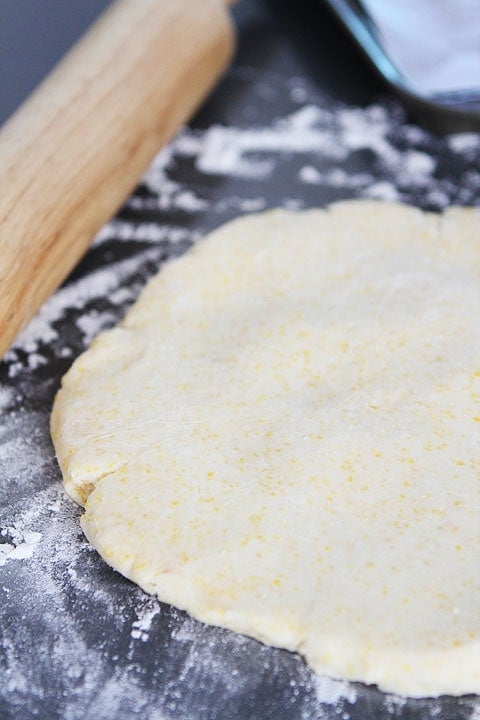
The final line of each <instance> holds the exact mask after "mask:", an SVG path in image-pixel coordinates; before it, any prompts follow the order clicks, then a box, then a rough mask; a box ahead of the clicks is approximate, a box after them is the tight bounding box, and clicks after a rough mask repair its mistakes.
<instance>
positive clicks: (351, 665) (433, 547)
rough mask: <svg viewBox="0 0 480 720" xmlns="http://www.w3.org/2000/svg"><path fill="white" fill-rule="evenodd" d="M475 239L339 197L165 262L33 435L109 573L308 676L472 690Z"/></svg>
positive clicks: (476, 672) (477, 462)
mask: <svg viewBox="0 0 480 720" xmlns="http://www.w3.org/2000/svg"><path fill="white" fill-rule="evenodd" d="M465 213H466V214H465ZM468 218H469V219H468ZM385 228H387V232H386V231H385ZM479 228H480V211H473V212H470V214H469V213H467V211H451V212H448V213H447V214H446V215H444V216H443V217H442V216H439V215H429V214H422V213H421V212H419V211H418V210H415V209H414V208H406V207H401V206H396V205H388V204H379V203H376V202H375V203H371V202H353V203H347V204H340V205H337V206H334V207H333V208H331V209H329V210H328V211H311V212H310V211H309V212H305V213H297V214H295V213H290V212H282V211H278V212H274V213H271V214H267V215H265V216H263V217H255V216H254V217H250V218H246V219H244V220H241V221H239V222H238V223H235V224H233V225H231V226H230V227H229V228H228V227H227V228H226V229H223V230H220V231H219V232H218V233H215V234H213V235H212V236H211V237H210V238H209V239H206V240H205V241H203V242H200V243H198V245H197V246H196V247H195V249H194V250H193V251H192V252H191V253H187V254H186V255H185V256H184V257H182V258H180V259H178V260H175V261H174V262H172V263H170V264H168V263H167V264H166V265H165V267H164V268H163V269H162V271H161V272H160V274H159V275H158V277H157V278H154V279H153V280H152V281H151V283H150V284H149V285H148V287H147V288H146V290H145V291H144V293H143V294H142V297H141V299H140V300H139V302H138V303H137V304H136V305H135V306H134V307H133V308H132V310H131V311H130V312H129V313H128V315H127V317H126V320H125V322H124V323H123V325H121V326H120V327H119V328H117V329H115V330H113V331H109V332H108V333H106V334H104V335H102V336H101V338H100V340H99V341H97V342H95V343H94V344H93V345H92V348H91V349H90V350H89V351H88V352H87V353H86V354H85V355H84V356H82V357H81V358H80V359H79V360H78V361H77V362H76V363H74V365H73V367H72V370H71V371H70V373H69V374H68V375H67V377H66V378H65V380H64V389H63V390H62V391H61V392H60V394H59V396H58V399H57V401H56V404H55V410H54V413H53V417H52V433H53V437H54V442H55V446H56V450H57V453H58V455H59V458H60V462H61V465H62V471H63V473H64V477H65V485H66V488H67V491H68V492H69V493H70V494H72V496H73V497H75V499H77V500H80V501H81V502H86V514H85V516H84V518H83V520H82V525H83V527H84V528H85V531H86V533H87V535H88V537H89V538H90V540H91V541H92V542H93V543H94V544H95V546H96V547H97V548H98V549H99V551H100V552H101V554H102V555H103V556H104V557H105V558H106V559H107V561H108V562H110V564H112V565H113V566H114V567H115V568H117V569H118V570H120V571H121V572H123V573H124V574H125V575H127V576H128V577H130V578H131V579H133V580H134V581H135V582H137V583H139V584H140V585H141V586H142V587H144V588H146V589H147V590H148V591H149V592H155V593H157V594H158V596H159V597H160V598H162V599H164V600H166V601H167V602H172V603H174V604H177V605H180V606H181V607H184V608H186V609H187V610H188V611H189V612H190V613H191V614H193V615H194V616H196V617H198V618H200V619H204V620H206V621H209V622H216V623H220V624H224V625H226V626H227V627H231V628H233V629H235V630H238V631H243V632H246V633H249V634H252V635H254V636H255V637H257V638H260V639H261V640H264V641H267V642H272V643H273V644H277V645H280V646H286V647H289V648H291V649H300V650H301V652H302V654H304V656H305V657H306V658H307V661H309V662H310V663H311V664H312V666H313V667H314V668H316V669H317V670H319V671H320V672H327V673H330V674H333V675H335V676H338V675H344V676H347V677H351V678H355V679H360V680H362V679H363V680H366V681H368V682H377V683H379V684H380V685H381V687H382V688H385V689H388V690H396V691H399V692H406V693H410V694H413V695H425V694H429V693H430V694H438V693H439V692H452V693H460V692H467V691H477V692H478V691H479V690H480V660H479V658H480V650H479V648H480V626H479V621H478V618H479V617H480V605H479V603H480V587H479V580H478V578H479V560H478V545H479V543H480V531H479V518H478V508H479V507H480V497H479V493H480V488H479V483H478V478H479V476H480V459H479V457H478V447H479V444H480V410H479V398H480V381H479V378H480V370H478V358H479V357H480V326H479V323H478V315H479V312H480V290H479V288H480V263H479V262H478V259H479V257H480V256H479V250H478V237H479V234H478V233H479ZM466 238H469V239H468V240H467V239H466ZM453 607H457V608H458V612H453V611H452V608H453ZM298 618H301V622H299V620H298Z"/></svg>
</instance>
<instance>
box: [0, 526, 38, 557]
mask: <svg viewBox="0 0 480 720" xmlns="http://www.w3.org/2000/svg"><path fill="white" fill-rule="evenodd" d="M4 538H8V540H7V541H5V539H4ZM41 538H42V533H39V532H32V531H31V530H24V531H20V530H18V528H16V527H15V526H12V527H7V528H3V529H2V530H0V539H1V542H0V566H1V565H5V563H6V562H7V561H8V560H25V559H27V558H31V557H32V555H33V553H34V550H35V546H36V545H38V543H39V542H40V540H41Z"/></svg>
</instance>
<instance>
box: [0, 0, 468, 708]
mask: <svg viewBox="0 0 480 720" xmlns="http://www.w3.org/2000/svg"><path fill="white" fill-rule="evenodd" d="M105 4H106V3H105V2H104V1H102V0H89V2H86V1H85V0H84V2H83V3H65V2H64V0H43V2H42V3H39V2H38V0H3V2H2V4H0V118H2V119H4V118H5V117H6V116H7V115H8V114H9V113H10V112H11V111H12V109H13V107H14V106H15V105H16V104H17V103H18V102H19V101H20V100H21V99H22V97H23V96H24V95H25V93H26V92H27V91H28V89H30V88H31V87H32V86H33V85H34V84H35V82H37V81H38V79H40V77H41V76H42V75H43V74H44V72H45V71H46V70H47V69H48V68H49V67H50V66H51V64H52V63H53V62H54V61H55V59H56V57H58V55H59V54H60V53H61V52H62V50H63V49H65V47H67V46H68V44H69V42H71V40H72V39H73V37H74V36H75V34H76V33H78V32H80V31H81V30H82V29H83V27H84V26H85V24H86V23H88V21H89V19H91V17H93V15H94V14H95V12H96V11H97V10H98V9H99V8H101V7H102V6H104V5H105ZM74 11H75V12H74ZM235 13H236V17H237V22H238V26H239V51H238V55H237V58H236V60H235V62H234V64H233V67H232V68H231V70H230V71H229V72H228V74H227V76H226V77H225V79H224V80H223V82H222V83H221V85H220V86H219V87H218V89H217V90H216V92H215V93H214V95H213V96H212V97H211V98H210V100H209V101H208V103H207V104H206V105H205V107H204V108H203V109H202V110H201V112H200V113H199V114H198V116H197V118H196V119H195V120H194V121H193V122H192V123H191V125H190V126H189V127H188V128H186V129H184V130H183V131H182V132H181V133H180V135H179V136H178V137H177V139H176V140H175V141H174V142H173V143H172V145H171V146H170V148H169V149H168V150H167V151H166V152H164V153H163V154H162V155H161V156H159V158H157V160H156V161H155V163H154V164H153V166H152V168H151V169H150V171H149V173H148V174H147V176H146V178H145V181H144V182H143V183H142V184H141V186H140V187H139V188H138V190H137V191H136V192H135V194H134V195H133V196H132V198H130V200H129V201H128V202H127V203H126V204H125V206H124V208H123V209H122V211H121V212H120V213H119V215H118V217H117V218H116V219H115V220H114V221H112V223H110V224H109V225H108V226H106V227H105V228H104V229H103V230H102V232H101V233H100V235H99V237H98V238H97V240H96V243H95V245H94V247H93V248H92V250H91V251H90V253H89V254H88V255H87V257H86V258H85V259H84V261H83V262H82V263H81V264H80V265H79V266H78V268H77V269H76V270H75V271H74V272H73V274H72V276H71V277H70V278H69V280H68V281H67V283H66V284H65V285H64V286H63V288H61V289H60V290H59V292H58V293H57V294H56V295H55V296H54V297H53V298H52V299H51V300H49V301H48V302H47V304H46V305H45V306H44V307H43V309H42V310H41V312H40V313H39V315H38V316H37V317H36V318H35V319H34V320H33V321H32V323H31V324H30V326H29V327H28V328H27V330H26V331H25V332H24V333H23V335H22V337H21V338H20V339H19V341H18V342H17V344H16V345H15V347H14V348H13V349H12V350H11V351H10V352H9V353H8V354H7V356H6V358H5V359H4V361H3V362H2V363H1V364H0V414H1V425H0V491H1V501H0V527H1V528H2V530H1V534H0V597H1V600H0V624H1V639H0V718H2V720H7V719H8V720H13V719H15V720H27V719H30V718H40V719H41V720H56V719H57V718H62V719H63V718H65V720H74V719H77V718H78V719H80V718H82V719H84V720H127V719H130V718H141V719H142V720H194V719H195V720H234V719H235V720H236V719H238V720H240V719H242V720H247V719H248V720H331V719H333V718H339V719H343V720H375V719H377V720H380V719H382V720H383V718H397V719H401V720H426V719H427V718H438V719H439V720H447V719H448V720H467V718H471V720H473V719H474V718H477V719H478V718H479V717H480V705H479V704H478V703H477V701H476V700H475V698H472V697H465V698H460V699H455V698H441V699H438V700H415V701H414V700H409V701H406V700H405V699H402V698H399V697H395V696H392V695H386V694H384V693H380V692H379V691H378V690H377V689H376V688H374V687H365V686H362V685H361V684H349V683H343V682H337V681H332V680H328V679H325V678H318V677H315V675H314V674H313V673H311V672H310V671H309V670H308V668H307V667H306V666H305V664H304V663H303V661H302V659H301V658H300V657H298V656H297V655H294V654H291V653H288V652H286V651H282V650H276V649H271V648H267V647H264V646H263V645H261V644H260V643H258V642H256V641H254V640H251V639H249V638H245V637H243V636H239V635H236V634H234V633H231V632H229V631H226V630H220V629H216V628H211V627H208V626H205V625H202V624H201V623H198V622H196V621H194V620H192V619H190V618H189V617H188V616H186V615H185V614H184V613H182V612H180V611H177V610H175V609H173V608H171V607H169V606H166V605H162V604H161V603H158V602H157V601H156V600H155V599H153V598H151V597H149V596H147V595H145V594H144V593H143V592H141V591H140V590H139V589H138V588H137V587H135V586H134V585H133V584H131V583H130V582H128V581H127V580H125V579H124V578H122V577H121V576H120V575H118V574H117V573H115V572H113V571H112V570H110V568H108V567H107V566H106V565H105V563H104V562H103V561H102V560H101V558H100V557H99V556H98V555H97V554H96V553H95V552H94V551H93V550H91V549H90V547H89V546H88V544H87V542H86V540H85V539H84V538H83V535H82V533H81V530H80V527H79V524H78V519H79V515H80V511H79V509H78V508H77V507H76V506H74V504H73V503H72V502H71V501H70V500H68V499H67V498H66V497H65V496H64V494H63V492H62V489H61V485H60V472H59V469H58V467H57V465H56V462H55V458H54V453H53V449H52V446H51V443H50V439H49V432H48V419H49V411H50V408H51V404H52V400H53V396H54V394H55V392H56V390H57V388H58V386H59V382H60V378H61V376H62V374H63V373H64V372H65V371H66V370H67V369H68V367H69V366H70V364H71V362H72V360H73V359H74V358H75V357H76V356H77V355H78V354H79V353H80V352H81V351H82V350H83V349H84V348H85V347H86V346H87V345H88V343H89V341H90V339H91V338H92V336H93V335H94V334H95V333H96V332H98V331H99V330H100V329H102V328H104V327H109V326H111V325H112V324H114V323H115V322H117V321H118V320H119V319H120V318H121V317H122V316H123V314H124V312H125V309H126V308H127V307H128V306H129V305H130V304H131V303H132V302H133V301H134V299H135V297H136V296H137V295H138V292H139V290H140V288H141V287H142V285H143V284H144V283H145V281H146V280H147V278H148V277H150V276H151V275H152V274H153V273H154V272H156V270H157V269H158V268H159V266H160V265H161V263H162V262H164V261H165V260H167V259H168V258H169V257H172V256H174V255H177V254H178V253H181V252H184V251H185V249H186V248H188V247H189V246H190V244H191V243H192V242H194V241H195V240H196V239H197V238H198V237H199V236H201V235H202V234H203V233H204V232H206V231H208V230H210V229H211V228H213V227H215V226H217V225H219V224H220V223H222V222H224V221H226V220H227V219H229V218H231V217H233V216H235V215H237V214H239V213H240V212H246V211H252V210H261V209H264V208H268V207H274V206H277V205H287V206H290V207H308V206H314V205H320V206H321V205H325V204H326V203H328V202H331V201H334V200H338V199H344V198H351V197H380V198H386V199H400V200H404V201H406V202H410V203H413V204H415V205H418V206H419V207H422V208H425V209H431V210H440V209H442V208H443V207H445V206H446V205H448V204H453V203H456V204H461V205H467V204H476V205H478V204H480V173H479V169H480V168H479V157H480V135H475V134H463V135H458V136H451V137H444V138H440V137H437V136H435V135H433V134H431V133H429V131H428V130H426V129H425V128H423V127H421V126H419V125H417V124H415V122H414V121H412V119H410V118H409V117H408V116H407V115H406V114H405V111H404V108H403V107H402V105H401V104H400V103H399V102H398V101H397V100H396V99H395V98H394V97H393V96H391V95H390V94H389V92H388V91H387V90H386V89H385V88H384V87H383V86H382V85H381V84H380V83H379V81H377V80H376V78H375V77H373V76H372V74H371V71H370V70H369V68H368V67H367V66H366V64H365V62H364V61H363V59H362V58H361V57H360V56H359V55H358V53H357V51H356V50H355V49H354V48H353V47H352V46H351V45H350V44H349V42H348V40H347V39H346V38H345V36H344V35H343V33H342V31H341V30H340V29H339V28H338V27H337V26H336V24H335V23H334V22H333V20H332V18H331V17H330V16H329V15H328V14H326V13H325V11H324V10H323V9H322V8H321V7H320V4H319V3H318V2H314V1H313V0H312V1H310V2H309V1H308V0H302V1H301V2H297V3H295V4H293V3H289V2H287V1H286V0H285V1H284V2H282V1H281V0H277V2H274V1H273V0H271V1H269V0H240V2H239V4H238V6H237V8H236V10H235Z"/></svg>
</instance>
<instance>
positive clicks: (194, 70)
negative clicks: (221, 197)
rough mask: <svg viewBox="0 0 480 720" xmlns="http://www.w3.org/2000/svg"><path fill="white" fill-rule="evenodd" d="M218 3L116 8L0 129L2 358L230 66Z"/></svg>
mask: <svg viewBox="0 0 480 720" xmlns="http://www.w3.org/2000/svg"><path fill="white" fill-rule="evenodd" d="M232 48H233V31H232V25H231V22H230V19H229V16H228V13H227V11H226V9H225V3H222V2H219V0H201V2H199V1H198V0H117V2H115V3H114V4H113V6H112V7H111V8H110V9H109V10H107V12H106V13H104V14H103V15H102V16H101V18H100V19H99V20H98V21H97V23H96V24H95V25H94V26H93V27H92V29H91V30H89V31H88V33H87V34H86V35H85V36H84V38H83V39H82V40H81V41H80V42H79V43H78V44H77V45H76V46H75V47H74V48H73V49H72V50H71V51H70V53H69V54H68V55H67V56H66V57H65V58H64V60H62V62H61V63H60V64H59V66H57V68H56V69H55V70H54V71H53V72H52V73H51V74H50V75H49V76H48V77H47V79H46V80H45V81H44V82H43V83H42V85H41V86H40V87H39V88H38V90H36V91H35V93H34V94H33V95H31V96H30V98H29V99H28V100H27V101H26V102H25V103H24V104H23V105H22V106H21V108H20V109H19V110H18V111H17V113H15V115H13V116H12V118H11V119H10V120H9V121H8V122H7V124H6V125H5V126H4V127H3V128H2V130H1V131H0V289H1V294H0V354H3V352H4V351H5V350H6V349H7V348H8V347H9V346H10V344H11V343H12V341H13V339H14V338H15V336H16V334H17V333H18V331H19V330H20V329H21V327H22V326H23V325H25V324H26V322H27V321H28V320H29V319H30V318H31V317H32V316H33V314H34V313H35V312H36V310H37V309H38V308H39V306H40V305H41V304H42V303H43V302H44V300H45V299H46V298H47V297H48V296H49V295H50V294H51V293H52V292H53V290H55V289H56V288H57V287H58V285H59V284H60V283H61V282H62V280H64V278H65V277H66V276H67V274H68V273H69V272H70V270H71V269H72V268H73V266H74V265H75V264H76V263H77V261H78V260H79V259H80V257H81V256H82V255H83V253H84V252H85V251H86V249H87V248H88V246H89V244H90V242H91V240H92V238H93V236H94V235H95V233H96V232H97V231H98V230H99V229H100V227H101V226H102V225H103V224H104V223H105V222H106V221H107V220H108V219H109V218H110V217H111V216H112V215H113V214H114V213H115V211H116V210H117V209H118V208H119V207H120V205H121V204H122V202H123V201H124V199H125V198H126V197H127V195H128V194H129V193H130V192H131V191H132V189H133V188H134V187H135V185H136V184H137V182H138V180H139V178H140V177H141V174H142V173H143V172H144V170H145V169H146V167H147V166H148V164H149V162H150V161H151V159H152V158H153V156H154V155H155V153H156V152H157V151H158V150H159V149H160V147H161V146H162V145H163V144H165V143H166V142H168V141H169V140H170V139H171V138H172V136H173V135H174V133H175V131H176V130H177V129H178V128H179V126H180V125H181V124H182V123H183V122H185V121H186V120H187V119H188V117H189V116H190V115H191V113H192V112H193V111H194V110H195V109H196V108H197V107H198V105H199V103H200V102H201V100H202V99H203V98H204V97H205V95H206V94H207V93H208V91H209V90H210V89H211V88H212V86H213V85H214V83H215V81H216V80H217V78H218V77H219V75H220V73H221V72H222V70H223V69H224V68H225V66H226V64H227V62H228V60H229V58H230V56H231V53H232Z"/></svg>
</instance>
